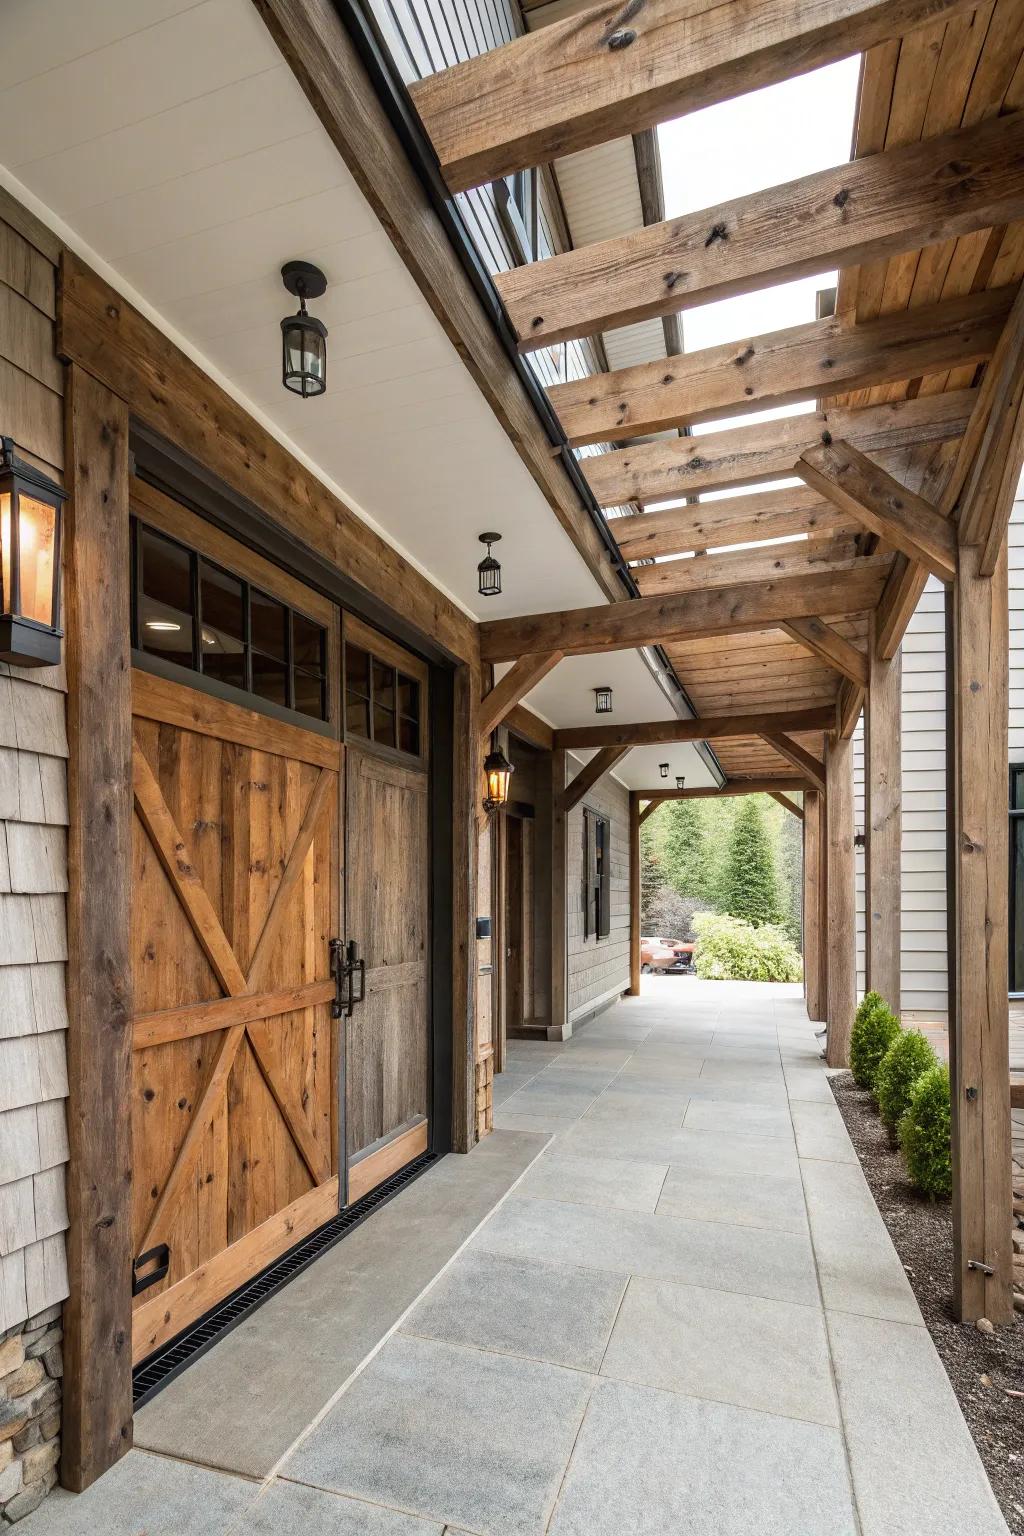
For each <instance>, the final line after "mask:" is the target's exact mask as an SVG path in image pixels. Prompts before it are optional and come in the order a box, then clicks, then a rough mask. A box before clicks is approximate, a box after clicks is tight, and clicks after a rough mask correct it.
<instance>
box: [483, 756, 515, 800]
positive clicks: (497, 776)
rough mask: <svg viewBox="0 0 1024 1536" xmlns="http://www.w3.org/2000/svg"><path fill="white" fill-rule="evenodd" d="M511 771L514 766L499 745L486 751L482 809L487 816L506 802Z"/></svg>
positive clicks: (513, 769)
mask: <svg viewBox="0 0 1024 1536" xmlns="http://www.w3.org/2000/svg"><path fill="white" fill-rule="evenodd" d="M513 773H515V768H514V766H513V764H512V763H510V762H509V760H508V758H507V757H506V756H505V754H504V752H502V750H501V748H500V747H495V749H494V751H493V752H488V754H487V756H486V757H485V758H484V779H485V780H486V785H487V792H486V794H485V795H484V810H485V811H486V812H487V814H488V816H491V815H493V813H494V812H495V811H497V810H499V809H500V808H501V807H502V806H503V805H507V804H508V782H509V779H510V778H511V777H512V775H513Z"/></svg>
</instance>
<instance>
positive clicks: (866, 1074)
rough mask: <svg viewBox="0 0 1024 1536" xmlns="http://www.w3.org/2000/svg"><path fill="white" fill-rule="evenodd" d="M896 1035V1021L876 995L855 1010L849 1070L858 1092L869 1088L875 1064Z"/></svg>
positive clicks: (873, 1078)
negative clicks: (859, 1089) (858, 1089)
mask: <svg viewBox="0 0 1024 1536" xmlns="http://www.w3.org/2000/svg"><path fill="white" fill-rule="evenodd" d="M899 1032H900V1021H899V1019H898V1018H897V1017H896V1015H895V1014H894V1013H893V1012H892V1011H891V1009H890V1008H889V1006H888V1005H887V1003H886V1001H885V999H884V998H883V997H882V996H881V995H880V994H879V993H878V992H869V993H868V994H867V995H866V997H865V998H864V1001H863V1002H862V1003H861V1005H860V1007H859V1008H858V1009H857V1013H856V1017H855V1018H854V1021H853V1033H852V1034H851V1036H850V1067H851V1069H852V1071H853V1079H854V1082H855V1083H856V1084H857V1087H858V1088H873V1087H874V1086H875V1073H876V1072H877V1071H878V1066H879V1063H880V1062H881V1060H882V1057H883V1056H884V1055H885V1053H886V1051H887V1050H888V1049H889V1047H890V1045H892V1042H893V1041H894V1040H895V1038H896V1036H897V1035H898V1034H899Z"/></svg>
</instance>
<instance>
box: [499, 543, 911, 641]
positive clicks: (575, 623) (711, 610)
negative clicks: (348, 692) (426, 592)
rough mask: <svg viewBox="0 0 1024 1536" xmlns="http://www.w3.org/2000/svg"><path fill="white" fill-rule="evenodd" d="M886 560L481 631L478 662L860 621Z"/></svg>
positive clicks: (535, 617) (502, 623) (860, 560)
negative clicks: (784, 624)
mask: <svg viewBox="0 0 1024 1536" xmlns="http://www.w3.org/2000/svg"><path fill="white" fill-rule="evenodd" d="M889 566H890V557H889V556H878V555H867V556H859V557H857V558H856V559H853V560H844V561H837V562H836V563H835V564H834V565H833V566H832V567H831V569H830V570H828V571H827V572H826V573H824V574H815V573H813V572H812V573H809V574H807V575H801V576H788V577H787V576H782V577H779V578H778V579H777V580H768V581H756V582H747V583H743V582H738V583H736V584H735V585H734V586H730V587H726V588H722V589H719V590H714V591H709V592H689V593H685V594H683V595H681V596H672V597H640V598H637V599H635V600H634V601H633V602H629V603H612V604H601V605H600V606H598V607H594V608H575V609H568V610H562V611H556V612H554V613H538V614H526V615H523V616H522V617H517V618H508V619H495V620H493V621H492V622H491V623H488V624H481V625H480V654H481V659H482V660H483V661H485V662H486V661H491V662H497V661H514V660H517V659H518V658H519V657H520V656H525V655H527V654H529V653H532V652H536V651H551V650H553V649H555V648H556V647H557V648H558V649H560V650H562V651H563V652H564V653H565V654H566V655H576V656H586V655H594V654H597V653H598V652H601V651H625V650H633V649H634V648H635V647H636V646H638V645H657V644H671V643H672V642H673V641H675V640H687V639H696V638H698V637H700V636H715V635H727V634H734V633H737V632H741V631H743V630H748V631H749V630H759V629H769V628H772V627H774V626H775V625H777V624H779V623H780V622H781V621H782V620H784V619H789V618H809V617H812V616H813V615H815V614H819V613H828V614H834V615H837V616H838V615H841V614H853V613H867V612H869V611H870V610H872V609H873V608H874V607H875V606H876V604H877V602H878V598H879V596H880V594H881V590H882V586H883V584H884V582H885V578H886V576H887V574H888V571H889Z"/></svg>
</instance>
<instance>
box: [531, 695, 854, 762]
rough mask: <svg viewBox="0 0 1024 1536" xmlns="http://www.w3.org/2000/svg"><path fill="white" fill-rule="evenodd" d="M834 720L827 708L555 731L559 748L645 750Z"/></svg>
mask: <svg viewBox="0 0 1024 1536" xmlns="http://www.w3.org/2000/svg"><path fill="white" fill-rule="evenodd" d="M833 721H834V712H833V710H832V709H831V708H829V706H828V705H820V706H819V707H817V708H815V709H804V710H784V709H782V710H763V711H761V712H760V713H758V714H750V715H726V716H717V717H716V716H713V715H711V716H709V715H698V716H697V718H696V719H694V720H645V721H641V722H638V723H636V724H630V725H578V726H570V727H567V728H566V729H564V730H560V731H556V732H555V742H556V744H557V745H558V746H560V747H566V748H567V749H568V750H570V751H571V750H573V749H574V748H576V747H616V746H621V747H642V746H657V745H658V744H659V743H661V742H679V741H717V740H719V739H721V738H722V737H729V736H757V735H760V734H761V733H762V732H763V731H827V730H830V729H831V727H832V724H833Z"/></svg>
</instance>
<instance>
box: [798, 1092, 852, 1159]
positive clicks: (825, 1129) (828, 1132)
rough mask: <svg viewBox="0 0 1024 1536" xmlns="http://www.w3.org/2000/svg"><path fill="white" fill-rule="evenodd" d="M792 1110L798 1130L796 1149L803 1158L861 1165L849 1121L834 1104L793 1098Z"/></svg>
mask: <svg viewBox="0 0 1024 1536" xmlns="http://www.w3.org/2000/svg"><path fill="white" fill-rule="evenodd" d="M790 1109H791V1112H792V1115H793V1128H794V1130H795V1131H796V1149H797V1151H798V1152H799V1154H800V1156H801V1157H813V1158H819V1159H822V1160H824V1161H825V1162H829V1163H857V1162H859V1159H858V1157H857V1154H856V1152H855V1151H854V1148H853V1142H852V1141H851V1140H850V1135H849V1132H848V1131H847V1129H846V1122H845V1120H844V1119H843V1117H842V1115H841V1114H840V1113H839V1106H838V1105H837V1104H836V1103H835V1102H834V1101H833V1102H832V1103H831V1104H826V1103H824V1102H822V1103H820V1104H816V1103H812V1102H809V1101H807V1100H803V1099H794V1100H792V1102H791V1105H790Z"/></svg>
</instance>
